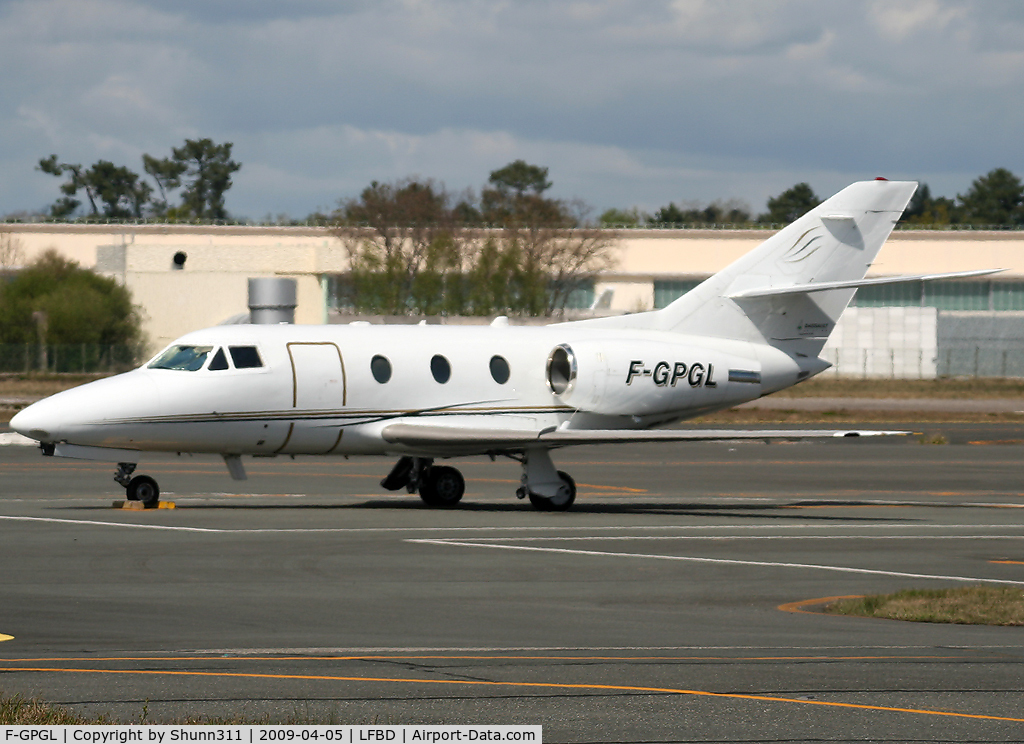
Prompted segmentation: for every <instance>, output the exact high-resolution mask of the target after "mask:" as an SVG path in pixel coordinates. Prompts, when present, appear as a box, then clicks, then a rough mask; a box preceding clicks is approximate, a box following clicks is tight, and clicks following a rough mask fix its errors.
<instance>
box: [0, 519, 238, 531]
mask: <svg viewBox="0 0 1024 744" xmlns="http://www.w3.org/2000/svg"><path fill="white" fill-rule="evenodd" d="M0 519H2V520H7V521H11V522H51V523H56V524H75V525H90V526H94V527H96V526H98V527H132V528H134V529H139V530H172V531H173V530H177V531H179V532H230V530H218V529H214V528H210V527H173V526H169V525H162V524H129V523H127V522H103V521H100V520H91V519H58V518H57V517H9V516H0Z"/></svg>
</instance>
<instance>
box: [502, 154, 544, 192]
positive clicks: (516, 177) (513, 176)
mask: <svg viewBox="0 0 1024 744" xmlns="http://www.w3.org/2000/svg"><path fill="white" fill-rule="evenodd" d="M488 181H489V182H490V184H491V187H492V188H495V189H497V190H499V191H504V192H511V193H513V194H515V195H516V196H518V197H522V196H523V195H525V194H526V193H527V192H529V193H531V194H533V195H534V196H540V195H541V194H543V193H544V192H545V191H547V190H548V189H550V188H551V181H549V180H548V169H547V168H542V167H541V166H539V165H530V164H529V163H527V162H526V161H525V160H514V161H512V162H511V163H509V164H508V165H506V166H505V167H504V168H499V169H498V170H494V171H491V177H490V178H489V179H488Z"/></svg>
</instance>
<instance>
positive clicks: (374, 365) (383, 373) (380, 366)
mask: <svg viewBox="0 0 1024 744" xmlns="http://www.w3.org/2000/svg"><path fill="white" fill-rule="evenodd" d="M370 373H371V374H373V379H375V380H376V381H377V382H379V383H380V384H381V385H383V384H384V383H385V382H387V381H388V380H390V379H391V362H389V361H388V359H387V357H382V356H381V355H380V354H378V355H377V356H375V357H374V358H373V359H371V360H370Z"/></svg>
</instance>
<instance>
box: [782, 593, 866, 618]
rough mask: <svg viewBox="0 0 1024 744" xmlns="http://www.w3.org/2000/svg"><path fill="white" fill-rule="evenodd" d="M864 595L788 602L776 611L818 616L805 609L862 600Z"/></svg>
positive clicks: (816, 613)
mask: <svg viewBox="0 0 1024 744" xmlns="http://www.w3.org/2000/svg"><path fill="white" fill-rule="evenodd" d="M863 596H864V595H863V594H845V595H843V596H841V597H819V598H818V599H803V600H800V601H799V602H786V603H785V604H780V605H779V606H778V607H776V608H775V609H777V610H782V611H783V612H796V613H798V614H800V615H818V614H821V613H818V612H808V611H807V610H805V609H804V607H811V606H812V605H822V604H828V603H829V602H835V601H836V600H837V599H860V598H861V597H863Z"/></svg>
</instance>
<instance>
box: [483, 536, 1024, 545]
mask: <svg viewBox="0 0 1024 744" xmlns="http://www.w3.org/2000/svg"><path fill="white" fill-rule="evenodd" d="M984 538H985V539H986V540H1024V535H984ZM466 539H467V540H472V541H474V544H486V542H484V541H487V542H511V541H515V542H540V541H542V540H547V541H555V540H557V541H559V542H569V541H575V542H580V541H584V540H591V541H593V540H598V541H601V542H604V541H611V540H687V541H705V542H707V541H712V542H718V541H726V540H977V539H978V535H590V536H587V537H570V536H564V535H551V536H547V535H546V536H543V537H521V536H519V535H516V536H514V537H476V538H473V537H470V538H466Z"/></svg>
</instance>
